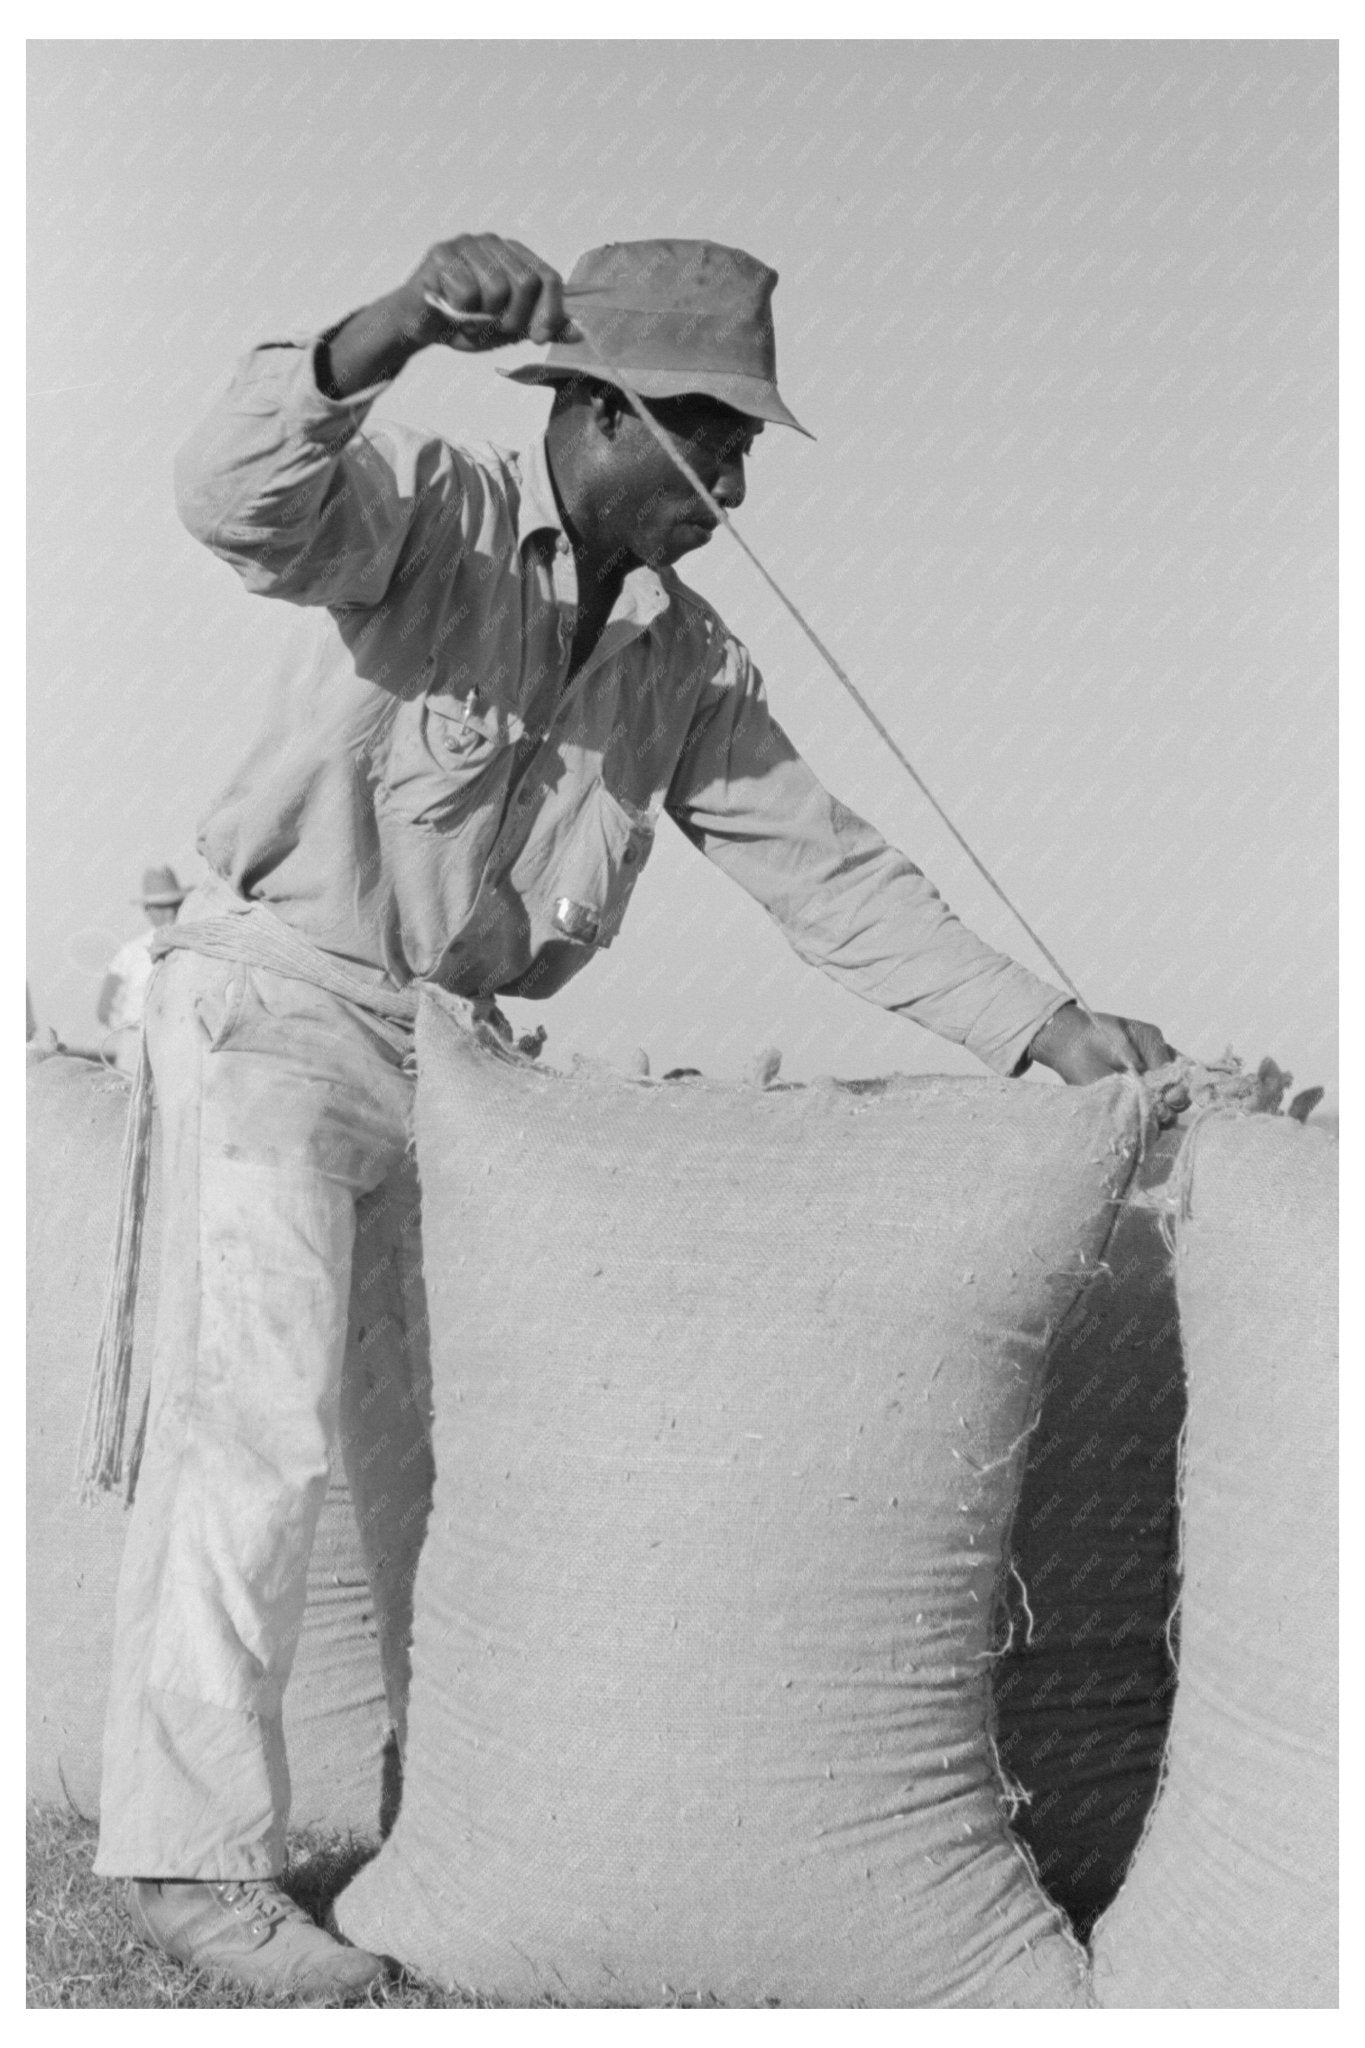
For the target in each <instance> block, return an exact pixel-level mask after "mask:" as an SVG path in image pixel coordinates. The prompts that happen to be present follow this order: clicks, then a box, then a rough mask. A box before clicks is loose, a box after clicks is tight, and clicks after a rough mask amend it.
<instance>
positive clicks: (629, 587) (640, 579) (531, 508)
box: [517, 435, 670, 630]
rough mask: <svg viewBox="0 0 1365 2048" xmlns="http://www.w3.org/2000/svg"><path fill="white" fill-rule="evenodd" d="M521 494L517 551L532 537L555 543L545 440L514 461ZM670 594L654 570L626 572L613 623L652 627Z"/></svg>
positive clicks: (558, 525)
mask: <svg viewBox="0 0 1365 2048" xmlns="http://www.w3.org/2000/svg"><path fill="white" fill-rule="evenodd" d="M517 469H518V472H519V474H520V479H521V492H520V497H519V500H518V504H517V547H518V549H522V548H524V547H525V545H526V543H527V541H528V540H529V539H530V538H531V536H532V535H533V534H536V533H550V534H552V535H553V536H554V538H555V539H556V540H558V539H559V538H560V537H561V536H562V537H564V538H566V539H567V535H565V534H564V522H563V520H562V519H561V518H560V516H559V506H558V504H557V502H556V500H555V489H554V484H553V482H552V481H551V478H550V458H549V455H548V453H547V452H546V447H545V439H544V436H543V435H542V436H541V438H540V440H538V441H532V442H531V443H530V445H529V446H528V447H526V448H523V449H522V450H521V451H520V453H519V455H518V457H517ZM669 601H670V600H669V592H668V589H667V586H666V585H665V583H664V582H663V579H662V578H661V577H660V576H659V574H658V573H657V571H656V570H654V569H649V568H646V567H644V565H643V564H642V565H641V566H640V567H638V568H635V569H631V570H628V571H627V574H626V578H625V581H624V582H623V583H622V585H621V595H620V596H619V597H618V598H617V600H616V604H615V606H614V607H613V609H612V618H613V619H626V620H629V621H630V622H631V623H632V624H634V625H637V626H639V627H640V628H641V629H642V630H643V629H647V628H648V627H649V626H651V625H652V624H653V623H654V621H655V619H657V618H658V617H659V616H660V614H661V613H663V612H666V611H667V610H668V606H669Z"/></svg>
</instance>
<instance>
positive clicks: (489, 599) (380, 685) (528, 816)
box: [177, 335, 1067, 1074]
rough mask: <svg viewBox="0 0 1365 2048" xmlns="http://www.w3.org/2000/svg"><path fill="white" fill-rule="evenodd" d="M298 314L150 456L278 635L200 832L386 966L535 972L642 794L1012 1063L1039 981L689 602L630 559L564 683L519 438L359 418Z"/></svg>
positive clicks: (538, 475)
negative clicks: (303, 618) (275, 605)
mask: <svg viewBox="0 0 1365 2048" xmlns="http://www.w3.org/2000/svg"><path fill="white" fill-rule="evenodd" d="M318 340H319V337H318V336H316V335H304V336H296V337H294V338H292V339H290V340H287V341H282V342H270V343H266V344H264V345H262V346H261V347H259V348H257V349H255V350H253V351H252V352H251V353H250V354H249V355H248V356H247V357H246V358H245V359H244V361H243V362H242V364H241V365H240V366H239V368H238V371H237V373H236V376H235V378H234V380H233V382H232V384H231V385H230V387H229V389H228V391H227V393H226V394H225V396H224V397H223V398H222V400H221V401H220V402H219V403H218V404H217V405H216V406H215V407H214V409H213V410H212V412H211V413H210V414H209V416H208V418H207V419H206V421H205V422H204V424H203V425H202V427H200V428H199V430H198V431H197V432H196V433H195V434H194V435H193V436H192V438H191V439H190V441H189V442H188V444H187V445H186V447H185V448H184V449H183V450H182V452H181V455H180V457H179V460H178V463H177V489H178V502H179V506H180V511H181V516H182V517H183V519H184V520H185V523H186V525H187V526H188V527H189V529H190V531H191V532H192V533H194V534H195V535H196V536H197V537H198V538H199V539H200V540H202V541H203V542H204V543H205V545H206V546H208V547H209V548H211V549H212V550H213V552H214V553H215V554H216V555H218V556H220V557H221V558H222V560H223V561H225V562H227V563H229V564H230V565H231V566H232V567H233V568H234V569H235V570H236V571H237V573H238V574H239V575H240V576H241V578H242V580H243V582H244V583H245V584H246V586H247V588H248V589H249V590H252V591H255V592H259V593H260V594H262V595H264V596H269V597H277V598H284V599H287V600H288V601H289V602H291V603H293V604H295V605H300V606H305V607H309V608H311V617H312V632H311V638H310V640H309V643H308V645H307V647H306V649H305V650H304V651H303V652H302V653H301V654H300V656H299V658H298V660H297V662H296V663H295V664H294V666H293V668H292V670H291V672H290V673H289V674H288V675H287V676H286V678H285V679H284V682H283V685H282V688H281V690H280V692H279V695H278V700H277V701H276V702H275V704H274V705H273V706H272V708H271V711H270V713H269V716H268V721H267V726H266V730H265V731H264V732H263V733H262V734H261V737H260V739H259V741H258V743H257V745H256V746H255V748H254V749H253V750H252V752H251V753H250V754H249V755H248V757H247V759H246V760H245V762H244V763H243V764H242V767H241V768H240V769H239V771H238V773H237V774H236V775H235V776H234V777H233V778H232V780H231V782H230V783H229V785H228V787H227V789H226V790H225V791H224V792H223V794H222V796H221V797H220V798H219V800H218V802H217V803H216V804H215V805H214V806H213V808H212V810H211V812H210V813H209V815H208V817H207V819H206V821H205V822H204V825H203V827H202V830H201V835H200V840H199V845H200V850H201V852H202V853H203V854H204V856H205V858H206V860H207V861H208V863H209V865H210V867H212V868H213V869H214V870H215V872H216V873H217V874H219V875H220V876H221V877H222V878H223V879H224V880H225V881H226V882H227V883H228V884H229V885H230V886H231V887H232V888H234V889H235V890H236V891H237V892H238V893H239V894H241V895H242V896H244V897H246V898H248V899H254V900H259V901H262V902H265V903H267V904H269V906H270V907H271V908H272V909H273V910H274V911H275V912H276V914H277V915H278V916H280V917H282V918H284V919H285V920H286V921H287V922H288V923H289V924H291V925H293V926H294V927H295V928H296V929H297V930H299V931H300V932H301V933H302V934H303V935H304V936H305V937H306V938H307V939H309V940H311V941H312V943H313V944H315V945H317V946H319V947H321V948H322V949H323V950H324V951H328V952H331V953H333V954H336V955H338V956H339V957H341V958H342V959H344V960H346V961H347V962H348V963H351V964H352V965H353V966H355V967H357V968H358V969H359V970H360V971H361V973H362V974H364V975H369V976H373V977H374V979H375V980H376V981H378V982H381V983H383V984H385V985H392V986H396V987H404V986H406V985H407V984H408V983H410V982H411V981H413V980H415V979H423V978H425V979H431V980H434V981H436V982H438V983H440V984H441V985H442V986H444V987H446V988H448V989H450V990H452V991H454V992H455V993H458V994H461V995H465V996H482V995H494V994H506V995H513V996H548V995H550V994H552V993H553V992H554V991H555V990H556V989H559V988H561V987H563V985H564V983H565V982H566V981H568V979H569V978H570V976H571V975H573V974H575V973H577V972H578V971H579V969H580V968H582V967H583V966H584V965H585V964H586V963H587V961H588V960H589V959H591V957H592V955H593V953H594V951H596V950H597V949H598V948H600V947H602V946H605V945H608V944H609V943H610V942H611V939H612V937H613V936H614V934H615V932H616V931H617V929H618V928H619V926H620V922H621V918H622V916H623V914H624V912H625V909H626V905H627V902H628V900H629V898H630V894H631V891H632V890H633V888H634V886H635V883H636V881H637V880H638V878H639V874H640V870H641V868H642V867H643V866H644V863H645V861H646V860H647V859H648V856H649V852H650V848H651V846H652V844H653V839H654V833H655V828H656V825H657V822H658V819H659V817H660V814H661V813H662V812H664V811H667V812H668V814H669V816H670V817H671V818H673V820H674V821H675V823H676V824H677V825H678V826H679V827H680V828H681V830H682V831H683V833H684V834H685V835H686V837H687V838H688V839H689V840H691V842H692V844H693V845H694V846H696V847H698V848H700V850H701V851H702V852H703V853H704V854H706V855H707V857H708V858H709V859H711V860H712V861H714V862H715V863H716V865H717V866H718V867H720V868H722V869H723V870H724V872H725V873H726V874H728V875H730V876H732V877H733V879H734V880H735V881H736V882H738V883H739V884H740V885H741V887H742V888H744V889H746V890H747V891H748V892H749V893H750V894H751V895H752V896H754V897H756V898H757V899H758V901H759V902H760V903H762V904H763V905H764V906H765V908H766V909H767V910H768V911H769V912H770V913H771V915H772V916H773V917H774V918H775V919H776V921H777V923H778V924H779V926H780V927H781V929H782V930H783V932H784V933H785V935H786V937H787V939H788V940H789V941H790V943H791V945H792V946H793V947H794V948H795V950H796V952H797V953H798V954H799V955H800V956H801V958H802V959H804V960H807V961H809V962H810V963H811V964H813V965H814V966H817V967H819V968H821V969H823V970H824V972H826V973H827V974H829V975H831V976H833V977H834V979H835V980H836V981H839V982H841V983H842V984H843V985H844V986H845V987H847V988H848V989H850V990H851V991H852V992H853V993H854V994H856V995H859V996H862V997H864V998H866V999H867V1000H868V1001H871V1002H874V1003H878V1004H880V1005H881V1006H882V1007H884V1008H886V1009H888V1010H895V1011H899V1012H903V1013H904V1014H905V1015H907V1016H908V1017H911V1018H913V1019H914V1020H915V1021H916V1022H917V1023H920V1024H922V1025H925V1026H927V1027H928V1028H929V1029H930V1030H932V1031H935V1032H937V1033H939V1034H940V1035H941V1036H942V1037H944V1038H948V1039H951V1040H954V1041H955V1042H957V1043H960V1044H963V1045H966V1046H967V1047H968V1048H969V1049H970V1050H971V1051H972V1052H973V1053H975V1054H976V1055H977V1057H978V1058H980V1059H981V1060H982V1061H984V1062H985V1064H986V1065H987V1066H989V1067H992V1068H994V1069H995V1070H996V1071H997V1072H999V1073H1006V1074H1007V1073H1011V1072H1013V1071H1016V1070H1017V1069H1018V1067H1019V1065H1020V1063H1021V1061H1022V1060H1023V1057H1024V1055H1025V1052H1026V1048H1027V1047H1028V1044H1029V1042H1030V1040H1031V1039H1032V1038H1033V1036H1034V1034H1035V1033H1036V1032H1037V1030H1038V1029H1039V1027H1040V1026H1041V1025H1042V1024H1043V1022H1044V1021H1045V1020H1046V1019H1047V1018H1048V1017H1049V1016H1051V1015H1052V1013H1053V1012H1054V1011H1055V1010H1056V1009H1058V1008H1060V1007H1061V1005H1062V1004H1063V1003H1064V1002H1065V1001H1066V1000H1067V998H1066V997H1065V996H1063V995H1062V994H1061V993H1060V992H1059V991H1058V990H1057V989H1055V988H1052V987H1051V986H1049V985H1048V984H1047V983H1046V982H1043V981H1040V980H1039V979H1038V978H1037V977H1036V976H1035V975H1032V974H1030V973H1028V972H1027V971H1026V970H1025V969H1024V968H1022V967H1020V966H1019V965H1018V964H1017V963H1016V962H1014V961H1013V960H1011V959H1009V958H1008V957H1007V956H1006V955H1004V954H1002V953H999V952H996V951H994V950H993V949H992V948H991V947H989V946H986V945H984V944H983V943H982V942H981V941H980V940H979V939H977V938H976V937H975V936H974V935H973V934H972V933H971V932H969V931H968V930H967V929H966V927H965V926H964V925H963V924H962V923H961V922H960V921H959V920H958V919H957V918H956V917H954V916H953V914H952V913H951V911H949V910H948V908H947V907H946V906H945V904H944V903H943V902H942V900H941V898H940V897H939V896H938V894H937V893H936V891H935V890H934V889H933V887H932V886H931V885H930V883H929V882H928V881H927V880H926V879H925V877H924V875H923V874H922V873H921V872H920V870H919V869H918V868H916V867H915V866H914V865H913V863H912V862H911V861H909V860H908V859H907V858H906V857H905V855H904V854H902V853H900V852H898V851H897V850H896V849H895V848H894V847H892V846H890V845H888V844H887V842H886V841H885V839H883V838H882V836H881V834H880V833H878V832H877V831H875V830H874V829H873V827H872V826H871V825H869V824H867V823H865V822H864V820H863V819H861V818H859V817H856V816H855V815H854V814H853V813H852V812H851V811H850V810H848V809H847V808H846V806H844V805H843V804H841V803H840V802H839V801H838V800H837V798H835V797H833V796H831V795H830V794H829V792H828V791H827V790H826V789H825V788H824V787H823V786H822V784H821V783H820V782H819V781H818V780H817V778H816V776H815V775H814V774H813V773H812V771H811V770H810V768H809V767H808V766H807V765H806V763H805V762H804V761H803V760H802V758H801V756H800V755H799V754H798V753H797V751H796V749H795V748H794V747H793V746H792V744H791V742H790V740H789V739H788V738H787V736H786V734H785V733H784V732H783V731H782V728H781V727H780V726H779V725H778V723H777V721H776V720H775V719H774V718H773V717H772V715H771V713H770V711H769V709H768V704H767V700H766V696H765V693H764V689H763V683H762V680H761V678H760V676H759V674H758V671H757V670H756V668H755V667H754V665H753V663H752V661H751V660H750V658H749V655H748V653H747V651H746V650H745V648H744V647H743V646H742V645H741V644H740V642H739V641H738V640H736V638H735V637H734V635H733V634H732V633H730V632H729V631H728V630H727V628H726V626H725V624H724V622H723V621H722V620H721V618H720V617H719V616H718V614H717V613H716V611H715V610H714V609H713V608H712V606H710V605H709V604H707V603H706V602H705V601H704V600H703V599H702V598H701V597H700V596H698V595H697V593H696V592H695V591H693V590H690V589H689V588H688V586H687V585H686V584H685V583H684V582H682V580H681V579H680V578H679V577H678V576H677V575H676V574H675V573H674V572H673V571H672V570H671V569H664V570H661V571H658V572H656V571H655V570H653V569H650V568H647V567H637V568H635V569H633V570H632V571H630V572H629V574H627V576H626V578H625V581H624V584H623V586H622V589H621V593H620V596H619V598H618V600H617V602H616V604H615V606H614V608H613V610H612V612H611V615H610V618H609V620H608V622H607V625H606V627H605V629H604V630H603V632H602V635H601V637H600V639H599V641H598V644H597V646H596V648H595V649H594V651H593V652H592V654H591V655H590V656H589V658H588V659H587V660H586V661H585V662H584V664H583V666H582V667H581V668H580V669H579V671H578V672H577V674H576V675H574V677H573V678H572V680H571V681H570V680H569V679H568V670H569V656H570V649H571V644H572V639H573V631H574V624H575V619H576V615H577V596H578V593H577V582H576V572H575V566H574V557H573V552H572V549H571V546H570V542H569V539H568V536H567V534H566V533H565V530H564V524H563V520H562V517H561V514H560V511H559V508H558V504H557V501H556V497H555V492H554V488H553V484H552V481H551V475H550V469H549V463H548V457H547V453H546V449H545V446H544V444H543V442H541V443H537V444H535V445H534V446H532V447H531V448H529V449H527V450H525V451H523V452H521V453H519V454H518V453H510V452H507V451H504V450H501V449H497V448H493V447H488V446H483V445H471V446H454V445H452V444H451V443H450V442H448V441H446V440H443V439H438V438H435V437H432V436H429V435H424V434H421V433H417V432H415V431H413V430H412V429H409V428H406V427H403V426H398V425H394V424H391V423H389V422H387V421H385V422H382V423H373V422H370V420H369V414H370V411H371V408H372V406H373V404H374V402H375V400H376V398H377V397H378V396H379V395H380V393H381V392H382V391H383V390H384V389H385V388H386V386H384V385H382V384H376V385H374V386H372V387H370V388H369V389H367V390H365V391H363V392H360V393H358V394H356V395H355V396H354V397H351V398H348V399H345V400H339V401H338V400H332V399H329V398H327V397H325V396H324V395H323V394H322V393H321V392H320V391H319V390H318V386H317V382H316V377H315V371H314V358H315V351H316V347H317V343H318Z"/></svg>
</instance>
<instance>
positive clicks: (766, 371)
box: [501, 241, 806, 434]
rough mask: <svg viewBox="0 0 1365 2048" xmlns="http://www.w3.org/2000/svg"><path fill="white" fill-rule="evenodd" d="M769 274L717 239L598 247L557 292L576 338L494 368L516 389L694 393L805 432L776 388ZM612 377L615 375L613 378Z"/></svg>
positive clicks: (773, 274) (647, 395) (662, 395)
mask: <svg viewBox="0 0 1365 2048" xmlns="http://www.w3.org/2000/svg"><path fill="white" fill-rule="evenodd" d="M776 283H777V272H776V271H775V270H769V268H768V266H767V265H766V264H765V263H760V262H758V260H757V258H755V257H753V256H748V255H746V254H745V252H744V250H743V249H727V248H724V247H723V246H722V245H721V244H720V243H719V242H678V241H659V242H608V243H607V245H606V247H605V248H602V249H589V251H588V253H587V254H586V256H580V257H579V259H578V261H577V263H575V265H574V267H573V271H572V273H571V274H570V276H569V278H568V280H567V282H566V285H565V295H566V298H567V300H568V302H569V303H568V312H569V315H570V317H571V318H572V321H573V324H574V326H575V327H576V328H577V329H578V332H579V334H580V335H581V337H582V339H581V340H576V341H556V342H552V343H551V345H550V348H549V351H548V353H547V355H546V357H545V360H544V361H543V362H540V363H526V364H524V365H523V366H522V367H521V368H520V369H516V370H504V371H502V372H501V374H502V375H503V376H504V377H510V378H511V379H512V381H513V382H514V383H516V384H561V383H563V382H565V380H566V379H568V378H571V377H574V376H579V377H597V378H599V379H600V380H601V381H602V382H603V383H604V384H615V385H616V386H617V388H618V389H619V388H620V386H621V383H622V379H623V378H624V379H628V380H629V382H630V385H631V387H632V389H633V390H635V391H637V392H638V393H639V395H640V396H641V398H681V397H683V396H684V395H685V394H686V393H689V392H694V391H697V392H704V393H705V394H706V395H707V396H709V397H711V398H718V399H720V401H721V403H722V404H724V405H729V406H733V407H734V409H735V411H736V412H742V413H745V414H747V415H748V417H749V418H751V419H758V420H773V421H775V422H776V423H777V424H778V425H779V426H784V427H795V428H796V431H797V432H798V433H799V434H804V433H805V432H806V429H805V428H804V427H803V426H802V425H801V422H800V420H798V419H797V418H796V417H795V416H794V414H792V413H791V412H789V411H788V409H787V407H786V406H785V405H784V404H783V402H782V399H781V397H780V396H779V393H778V389H777V348H776V344H775V341H774V338H773V316H772V296H773V286H774V285H775V284H776ZM618 371H619V372H620V375H616V374H614V373H615V372H618Z"/></svg>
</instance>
